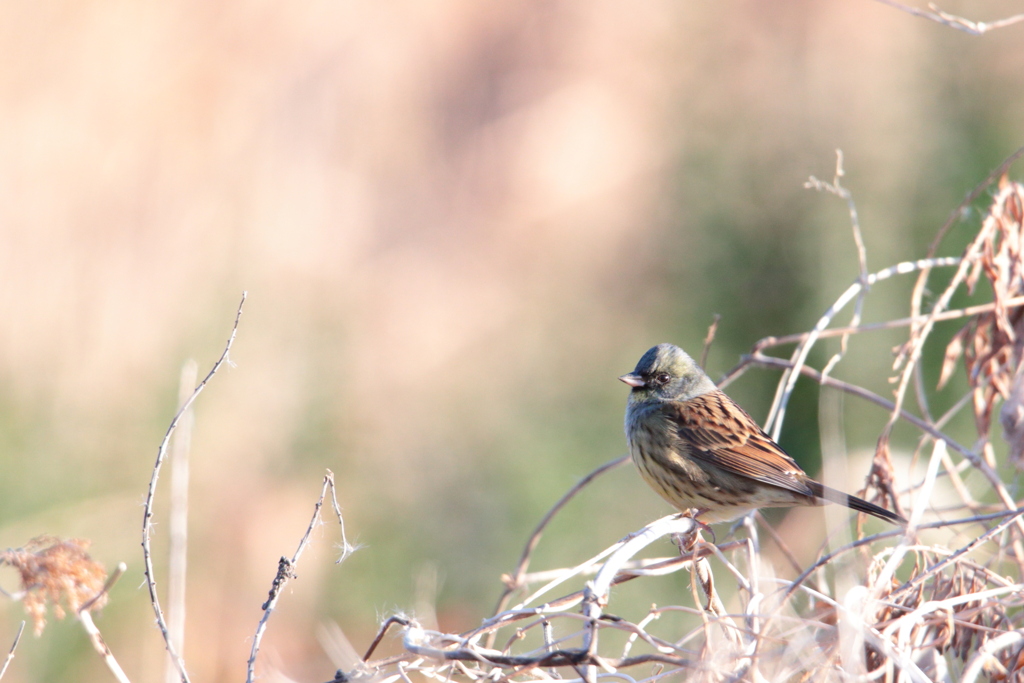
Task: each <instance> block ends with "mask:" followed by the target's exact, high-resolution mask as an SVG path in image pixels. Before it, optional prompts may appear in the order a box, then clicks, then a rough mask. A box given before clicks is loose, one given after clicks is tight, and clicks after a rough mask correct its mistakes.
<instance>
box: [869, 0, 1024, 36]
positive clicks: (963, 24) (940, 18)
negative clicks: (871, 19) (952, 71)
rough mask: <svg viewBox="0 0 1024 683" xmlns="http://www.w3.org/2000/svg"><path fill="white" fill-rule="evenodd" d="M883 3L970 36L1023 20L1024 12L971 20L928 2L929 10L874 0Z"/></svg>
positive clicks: (893, 0) (894, 1)
mask: <svg viewBox="0 0 1024 683" xmlns="http://www.w3.org/2000/svg"><path fill="white" fill-rule="evenodd" d="M876 1H877V2H880V3H882V4H883V5H888V6H889V7H894V8H896V9H898V10H900V11H901V12H906V13H907V14H912V15H914V16H915V17H921V18H922V19H929V20H931V21H934V22H936V23H938V24H942V25H943V26H948V27H949V28H954V29H956V30H957V31H963V32H964V33H969V34H971V35H972V36H980V35H984V34H985V33H988V32H989V31H991V30H993V29H997V28H1003V27H1004V26H1011V25H1012V24H1016V23H1017V22H1020V21H1024V14H1014V15H1013V16H1010V17H1006V18H1005V19H997V20H995V21H971V20H970V19H965V18H964V17H960V16H957V15H955V14H950V13H948V12H943V11H942V10H940V9H939V8H938V7H936V6H935V4H934V3H928V8H929V9H930V10H931V11H930V12H929V11H926V10H923V9H919V8H917V7H910V6H909V5H904V4H903V3H902V2H896V0H876Z"/></svg>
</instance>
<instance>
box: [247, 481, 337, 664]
mask: <svg viewBox="0 0 1024 683" xmlns="http://www.w3.org/2000/svg"><path fill="white" fill-rule="evenodd" d="M328 489H330V490H331V491H332V492H333V491H334V473H333V472H331V471H330V470H328V471H327V474H326V475H324V483H323V487H322V488H321V489H320V498H318V499H317V501H316V505H315V506H313V516H312V517H311V518H310V520H309V526H308V527H306V533H304V534H303V535H302V540H300V541H299V547H298V548H296V549H295V554H294V555H292V556H291V558H290V559H289V558H287V557H283V556H282V557H281V559H280V561H278V564H277V575H276V576H275V577H274V582H273V584H272V585H271V587H270V594H269V596H268V597H267V601H266V602H264V603H263V606H262V608H261V609H262V610H263V617H262V618H260V623H259V624H258V625H257V626H256V634H255V635H254V636H253V639H252V649H251V651H250V652H249V662H248V666H247V670H246V677H245V680H246V683H253V681H254V680H255V679H256V655H258V654H259V651H260V643H262V641H263V634H264V633H265V632H266V630H267V622H268V621H269V620H270V615H271V614H272V613H273V611H274V608H275V607H276V606H277V600H278V598H279V597H280V596H281V589H283V588H284V587H285V585H287V583H288V581H290V580H291V579H294V578H296V574H295V565H297V564H298V562H299V558H300V557H301V556H302V552H303V551H304V550H305V549H306V546H307V545H309V539H310V537H311V536H312V535H313V529H314V528H315V527H316V525H317V524H318V523H319V522H320V508H322V507H323V505H324V500H325V499H326V498H327V491H328ZM335 505H337V501H335ZM335 509H337V507H335ZM339 517H340V514H339ZM346 545H347V542H346Z"/></svg>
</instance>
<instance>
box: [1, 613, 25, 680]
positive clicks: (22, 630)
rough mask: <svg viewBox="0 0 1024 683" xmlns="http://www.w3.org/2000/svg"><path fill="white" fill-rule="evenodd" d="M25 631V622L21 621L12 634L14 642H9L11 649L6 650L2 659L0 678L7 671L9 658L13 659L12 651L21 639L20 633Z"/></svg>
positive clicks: (9, 663)
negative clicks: (5, 654)
mask: <svg viewBox="0 0 1024 683" xmlns="http://www.w3.org/2000/svg"><path fill="white" fill-rule="evenodd" d="M24 632H25V622H24V621H23V622H21V626H19V627H18V633H17V634H16V635H15V636H14V642H13V643H11V649H10V650H9V651H8V652H7V657H6V658H5V659H4V664H3V666H0V678H3V677H4V674H5V673H7V667H8V666H10V665H11V660H13V659H14V651H15V650H16V649H17V648H18V643H19V642H20V641H21V634H22V633H24Z"/></svg>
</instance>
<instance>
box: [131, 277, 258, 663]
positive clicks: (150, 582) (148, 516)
mask: <svg viewBox="0 0 1024 683" xmlns="http://www.w3.org/2000/svg"><path fill="white" fill-rule="evenodd" d="M247 295H248V293H247V292H242V300H241V301H240V302H239V303H238V311H237V312H236V313H235V323H234V325H232V327H231V336H229V337H228V341H227V344H225V346H224V352H223V353H222V354H221V355H220V358H218V359H217V362H216V363H214V364H213V367H212V368H211V369H210V372H209V373H207V375H206V377H204V378H203V381H202V382H200V383H199V386H197V387H196V389H195V391H193V392H192V395H191V396H190V397H189V399H188V400H187V401H185V403H184V405H182V406H181V408H179V409H178V412H177V413H175V415H174V419H172V420H171V424H170V426H169V427H168V428H167V433H166V434H164V438H163V441H161V442H160V447H159V448H158V449H157V452H156V462H155V463H154V464H153V474H152V476H151V477H150V479H149V489H148V490H147V491H146V504H145V507H144V509H143V510H144V511H143V515H142V558H143V561H144V563H145V574H146V586H147V587H148V588H149V602H150V604H151V605H152V606H153V612H154V613H155V614H156V623H157V626H158V627H159V628H160V633H161V634H162V635H163V638H164V645H165V647H166V648H167V652H168V654H170V656H171V659H173V660H174V665H175V666H176V667H177V668H178V673H179V674H181V680H182V683H189V677H188V673H187V672H186V671H185V662H184V661H183V660H182V658H181V655H179V654H178V651H177V650H176V649H175V647H174V645H173V643H172V642H171V636H170V633H169V632H168V630H167V622H166V621H165V620H164V613H163V610H162V609H160V598H159V597H158V596H157V592H156V578H155V574H154V572H153V553H152V550H151V547H150V530H151V528H152V525H153V502H154V500H155V498H156V482H157V480H158V479H159V477H160V467H161V465H163V462H164V458H165V457H166V455H167V444H168V442H169V441H170V440H171V435H172V434H174V430H175V429H177V427H178V423H179V422H180V421H181V417H182V415H184V414H185V411H187V410H188V409H189V406H191V405H192V403H193V402H194V401H195V400H196V398H197V397H198V396H199V394H200V393H202V391H203V389H205V388H206V385H207V383H208V382H209V381H210V380H211V379H213V376H214V375H215V374H217V371H218V370H220V368H221V366H222V365H223V364H224V363H225V362H228V363H230V361H229V360H228V353H229V352H230V351H231V345H232V344H233V343H234V342H235V335H236V334H238V321H239V320H240V319H241V317H242V307H243V306H245V299H246V296H247Z"/></svg>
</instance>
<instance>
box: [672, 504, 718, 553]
mask: <svg viewBox="0 0 1024 683" xmlns="http://www.w3.org/2000/svg"><path fill="white" fill-rule="evenodd" d="M702 512H707V511H706V510H696V511H694V510H691V511H690V512H689V513H680V514H679V516H680V517H689V518H690V519H692V520H693V523H694V524H696V525H697V527H696V528H695V529H694V530H693V531H691V532H690V533H687V534H672V542H673V543H675V544H676V546H677V547H678V548H679V553H680V554H682V555H685V554H687V553H690V552H693V549H694V548H695V547H697V542H698V541H700V540H703V539H702V538H701V532H702V531H706V532H707V533H708V535H709V536H711V542H712V543H715V544H716V543H717V539H716V537H715V531H714V529H712V528H711V527H710V526H708V525H707V524H705V523H704V522H702V521H700V520H699V519H697V517H698V516H699V515H700V514H701V513H702Z"/></svg>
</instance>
